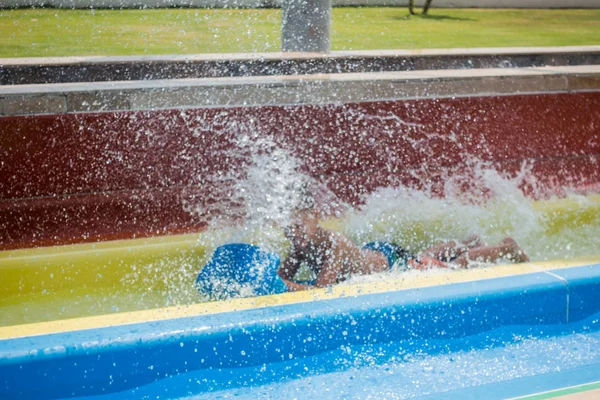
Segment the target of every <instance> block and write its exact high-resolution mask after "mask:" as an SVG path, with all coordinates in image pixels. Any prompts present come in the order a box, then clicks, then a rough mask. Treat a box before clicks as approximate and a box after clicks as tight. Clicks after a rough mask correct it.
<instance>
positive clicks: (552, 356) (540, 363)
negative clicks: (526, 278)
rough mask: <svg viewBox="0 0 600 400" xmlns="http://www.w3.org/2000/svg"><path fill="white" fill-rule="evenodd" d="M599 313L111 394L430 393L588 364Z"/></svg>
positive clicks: (598, 350)
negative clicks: (574, 320) (555, 323)
mask: <svg viewBox="0 0 600 400" xmlns="http://www.w3.org/2000/svg"><path fill="white" fill-rule="evenodd" d="M599 318H600V314H596V315H594V316H591V317H589V318H587V319H585V320H582V321H579V322H577V323H573V324H570V325H569V326H568V327H566V326H536V327H526V326H510V327H503V328H499V329H495V330H492V331H488V332H484V333H481V334H477V335H473V336H469V337H465V338H456V339H443V340H442V339H437V340H436V339H421V340H411V341H401V342H389V343H377V344H366V345H357V346H341V347H340V348H338V349H336V350H332V351H327V352H324V353H320V354H317V355H314V356H311V357H306V358H290V360H288V361H285V362H278V363H271V364H264V365H257V366H253V367H243V368H231V369H228V368H223V369H220V368H210V369H205V370H199V371H193V372H187V373H182V374H179V375H177V376H174V377H169V378H166V379H163V380H160V381H158V382H155V383H152V384H149V385H146V386H142V387H140V388H138V389H134V390H133V391H131V392H129V391H127V392H124V393H119V394H118V395H116V394H113V395H111V397H113V398H127V397H128V396H132V395H135V396H136V397H142V396H145V395H148V396H150V397H153V398H154V397H157V396H158V397H160V396H162V395H163V394H168V396H169V397H172V398H173V397H181V398H189V399H233V398H236V399H279V398H289V399H309V400H312V399H321V398H327V399H404V398H412V397H421V396H427V395H433V398H436V396H435V395H436V394H437V395H440V394H443V393H451V392H452V391H455V390H461V389H466V388H472V387H477V386H481V385H490V384H497V383H502V382H507V381H510V380H515V379H519V378H528V377H533V376H540V375H545V374H548V375H549V376H552V375H551V374H554V373H567V374H569V373H571V374H572V372H570V371H575V374H576V371H581V369H582V368H586V367H591V368H593V367H594V366H597V365H599V364H600V332H599V331H598V328H599V326H598V325H599ZM563 379H564V377H563ZM557 382H558V383H560V382H561V381H560V379H557ZM562 382H564V381H562ZM527 387H531V386H527ZM485 393H486V396H485V397H486V398H503V395H502V392H501V391H497V390H494V389H493V388H491V389H488V390H486V391H485ZM504 393H505V392H504ZM448 398H455V397H454V396H452V395H450V397H448ZM463 398H464V396H463Z"/></svg>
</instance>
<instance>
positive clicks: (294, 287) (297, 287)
mask: <svg viewBox="0 0 600 400" xmlns="http://www.w3.org/2000/svg"><path fill="white" fill-rule="evenodd" d="M281 280H282V281H283V283H285V286H287V288H288V290H289V291H290V292H298V291H301V290H308V289H314V286H310V285H302V284H300V283H296V282H292V281H290V280H288V279H285V278H281Z"/></svg>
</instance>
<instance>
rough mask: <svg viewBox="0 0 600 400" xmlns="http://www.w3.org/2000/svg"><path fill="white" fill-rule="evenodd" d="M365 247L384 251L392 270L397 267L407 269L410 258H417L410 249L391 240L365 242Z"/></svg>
mask: <svg viewBox="0 0 600 400" xmlns="http://www.w3.org/2000/svg"><path fill="white" fill-rule="evenodd" d="M363 249H368V250H375V251H378V252H380V253H382V254H383V255H384V256H385V257H386V258H387V260H388V264H389V265H390V270H391V269H397V268H400V269H407V268H408V260H410V259H414V258H415V256H414V254H412V253H411V252H410V251H408V250H406V249H404V248H402V247H400V246H398V245H397V244H394V243H390V242H383V241H375V242H370V243H367V244H365V245H364V246H363Z"/></svg>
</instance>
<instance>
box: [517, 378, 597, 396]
mask: <svg viewBox="0 0 600 400" xmlns="http://www.w3.org/2000/svg"><path fill="white" fill-rule="evenodd" d="M596 389H600V382H593V383H587V384H584V385H578V386H571V387H568V388H564V389H558V390H552V391H550V392H544V393H537V394H532V395H530V396H523V397H518V399H522V400H545V399H553V398H556V397H559V396H567V395H570V394H576V393H585V392H587V391H590V390H596ZM590 398H591V397H590Z"/></svg>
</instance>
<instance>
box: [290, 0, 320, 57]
mask: <svg viewBox="0 0 600 400" xmlns="http://www.w3.org/2000/svg"><path fill="white" fill-rule="evenodd" d="M282 8H283V13H282V14H283V15H282V18H281V48H282V50H283V51H300V52H317V53H326V52H328V51H329V47H330V44H331V41H330V35H329V31H330V28H331V0H283V4H282Z"/></svg>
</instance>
